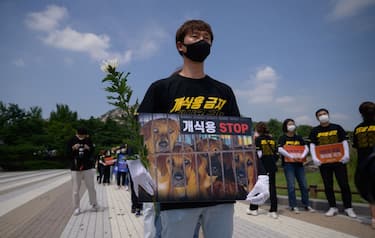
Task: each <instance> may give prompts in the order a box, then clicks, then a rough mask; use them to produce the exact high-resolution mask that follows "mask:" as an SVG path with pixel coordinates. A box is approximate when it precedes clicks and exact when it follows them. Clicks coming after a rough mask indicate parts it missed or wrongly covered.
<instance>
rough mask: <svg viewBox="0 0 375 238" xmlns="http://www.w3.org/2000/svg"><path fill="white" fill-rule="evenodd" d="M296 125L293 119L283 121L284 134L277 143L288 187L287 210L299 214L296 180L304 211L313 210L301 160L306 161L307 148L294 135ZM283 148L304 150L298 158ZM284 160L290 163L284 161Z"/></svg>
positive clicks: (300, 138)
mask: <svg viewBox="0 0 375 238" xmlns="http://www.w3.org/2000/svg"><path fill="white" fill-rule="evenodd" d="M296 128H297V127H296V124H295V122H294V120H293V119H290V118H288V119H285V120H284V122H283V126H282V129H283V132H284V134H283V135H282V136H280V138H279V141H278V152H279V153H280V155H281V165H282V166H283V168H284V174H285V179H286V183H287V187H288V202H289V208H290V210H291V211H293V212H295V213H299V209H298V208H297V199H296V189H295V186H294V185H295V180H297V183H298V186H299V189H300V191H301V201H302V205H303V206H304V208H305V210H306V211H310V212H314V211H315V210H314V209H313V208H312V207H310V205H309V203H310V202H309V193H308V190H307V182H306V175H305V168H304V167H303V160H305V159H306V156H307V154H308V153H309V148H308V146H307V145H306V143H305V141H304V140H303V138H302V136H300V135H297V134H296ZM284 146H303V147H304V150H303V152H302V154H301V155H300V157H295V156H294V155H293V154H292V153H289V152H288V151H287V150H285V149H284ZM286 158H288V159H290V161H289V160H288V161H286Z"/></svg>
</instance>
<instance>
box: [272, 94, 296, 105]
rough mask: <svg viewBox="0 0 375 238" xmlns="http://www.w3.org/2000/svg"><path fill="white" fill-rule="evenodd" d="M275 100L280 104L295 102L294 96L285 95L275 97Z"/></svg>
mask: <svg viewBox="0 0 375 238" xmlns="http://www.w3.org/2000/svg"><path fill="white" fill-rule="evenodd" d="M275 102H276V103H278V104H289V103H293V102H295V99H294V97H291V96H283V97H279V98H276V99H275Z"/></svg>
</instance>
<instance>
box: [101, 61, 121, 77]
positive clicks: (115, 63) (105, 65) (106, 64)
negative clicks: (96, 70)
mask: <svg viewBox="0 0 375 238" xmlns="http://www.w3.org/2000/svg"><path fill="white" fill-rule="evenodd" d="M118 64H119V62H118V60H117V59H116V58H115V59H110V60H103V64H102V65H101V66H100V69H101V70H102V71H103V72H104V73H109V71H108V69H109V66H111V68H113V69H115V68H117V67H118Z"/></svg>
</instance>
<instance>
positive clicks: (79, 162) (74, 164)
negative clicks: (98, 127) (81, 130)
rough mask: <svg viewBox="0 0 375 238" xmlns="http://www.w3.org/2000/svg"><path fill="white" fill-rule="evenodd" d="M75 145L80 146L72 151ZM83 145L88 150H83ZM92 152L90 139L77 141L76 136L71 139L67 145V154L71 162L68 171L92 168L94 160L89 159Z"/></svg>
mask: <svg viewBox="0 0 375 238" xmlns="http://www.w3.org/2000/svg"><path fill="white" fill-rule="evenodd" d="M75 144H80V145H81V147H80V149H79V150H73V149H72V146H73V145H75ZM84 145H87V146H88V147H90V149H89V150H86V149H83V147H84ZM93 151H94V147H93V144H92V142H91V139H90V138H85V139H83V140H81V139H79V138H78V137H77V136H74V137H73V138H71V139H70V140H69V141H68V143H67V152H68V156H69V157H70V162H71V166H70V169H71V170H74V171H81V170H88V169H92V168H93V167H94V160H92V159H91V156H92V153H93Z"/></svg>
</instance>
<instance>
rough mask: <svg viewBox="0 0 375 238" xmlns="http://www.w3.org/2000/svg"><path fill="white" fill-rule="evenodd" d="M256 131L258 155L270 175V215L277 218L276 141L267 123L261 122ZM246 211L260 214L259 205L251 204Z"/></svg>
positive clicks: (249, 213)
mask: <svg viewBox="0 0 375 238" xmlns="http://www.w3.org/2000/svg"><path fill="white" fill-rule="evenodd" d="M255 131H256V132H257V133H258V136H257V137H256V138H255V146H256V152H257V156H258V158H259V160H260V161H261V162H262V164H263V166H264V168H265V170H266V172H267V174H268V176H269V193H270V201H271V206H270V209H269V213H268V215H269V216H270V217H272V218H274V219H277V218H278V215H277V195H276V171H277V166H276V160H277V153H276V151H277V149H276V142H275V140H274V139H273V138H272V136H271V135H270V132H269V130H268V128H267V125H266V123H264V122H259V123H258V124H257V125H256V127H255ZM246 213H247V214H248V215H255V216H256V215H258V205H255V204H250V206H249V209H248V210H247V212H246Z"/></svg>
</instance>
